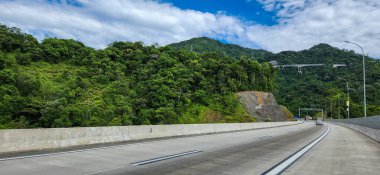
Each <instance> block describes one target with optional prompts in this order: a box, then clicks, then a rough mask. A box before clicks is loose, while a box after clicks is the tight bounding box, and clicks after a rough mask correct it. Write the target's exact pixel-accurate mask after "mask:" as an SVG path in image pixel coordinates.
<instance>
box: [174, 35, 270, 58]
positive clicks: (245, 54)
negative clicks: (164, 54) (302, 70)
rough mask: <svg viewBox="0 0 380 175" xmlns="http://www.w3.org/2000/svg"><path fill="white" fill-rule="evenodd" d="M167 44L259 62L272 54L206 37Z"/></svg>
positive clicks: (177, 47) (188, 49)
mask: <svg viewBox="0 0 380 175" xmlns="http://www.w3.org/2000/svg"><path fill="white" fill-rule="evenodd" d="M169 46H171V47H174V48H176V49H184V50H187V51H191V50H192V51H194V52H198V53H204V52H218V53H222V54H226V55H227V56H229V57H232V58H235V59H240V58H252V57H253V59H255V60H258V61H260V62H261V61H264V59H265V58H266V57H268V56H270V55H272V53H271V52H268V51H266V50H261V49H250V48H245V47H241V46H239V45H235V44H224V43H222V42H220V41H217V40H214V39H211V38H207V37H200V38H192V39H190V40H186V41H182V42H179V43H173V44H170V45H169Z"/></svg>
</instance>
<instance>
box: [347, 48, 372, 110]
mask: <svg viewBox="0 0 380 175" xmlns="http://www.w3.org/2000/svg"><path fill="white" fill-rule="evenodd" d="M344 42H346V43H349V44H354V45H356V46H358V47H359V48H360V49H361V50H362V54H363V103H364V104H363V105H364V117H367V98H366V87H365V58H364V50H363V48H362V47H361V46H360V45H359V44H356V43H353V42H350V41H344Z"/></svg>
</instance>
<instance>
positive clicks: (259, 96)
mask: <svg viewBox="0 0 380 175" xmlns="http://www.w3.org/2000/svg"><path fill="white" fill-rule="evenodd" d="M237 96H238V97H239V100H240V102H241V103H242V104H243V106H244V108H245V109H246V110H247V112H248V113H249V114H250V115H251V116H254V117H255V118H256V120H257V121H286V120H289V115H288V114H287V113H285V111H284V110H285V109H284V108H283V107H282V106H280V105H278V104H277V102H276V100H275V98H274V96H273V94H272V93H268V92H260V91H244V92H238V93H237Z"/></svg>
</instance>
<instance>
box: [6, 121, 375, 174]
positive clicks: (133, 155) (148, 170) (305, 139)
mask: <svg viewBox="0 0 380 175" xmlns="http://www.w3.org/2000/svg"><path fill="white" fill-rule="evenodd" d="M331 128H332V131H331V135H333V136H334V135H335V134H338V136H337V137H339V133H341V132H347V131H346V130H345V129H341V128H340V127H335V126H334V127H331ZM336 128H338V129H336ZM326 130H327V125H324V126H316V125H315V124H314V123H304V124H299V125H293V126H285V127H278V128H267V129H258V130H249V131H239V132H230V133H220V134H210V135H199V136H191V137H181V138H167V139H160V140H152V141H142V142H137V143H130V144H122V145H117V146H111V147H105V148H100V149H89V150H78V151H75V152H67V153H61V154H45V155H38V154H37V155H35V157H33V156H31V157H19V158H17V159H12V158H11V159H9V158H4V156H3V158H0V170H1V171H0V174H30V175H34V174H36V175H37V174H38V175H40V174H56V175H59V174H83V175H90V174H218V175H219V174H234V175H235V174H261V173H263V172H265V171H266V170H268V169H270V168H271V167H273V166H274V165H276V164H277V163H279V162H281V161H282V160H284V159H285V158H287V157H288V156H289V155H291V154H293V153H295V152H296V151H298V150H300V149H301V148H302V147H304V146H305V145H307V144H308V143H310V142H311V141H313V140H315V139H316V138H317V137H319V136H320V135H322V134H323V133H324V132H325V131H326ZM349 131H351V130H349ZM348 133H349V135H356V136H358V137H361V138H362V139H365V138H364V137H365V136H361V135H360V134H358V133H356V132H354V131H352V132H348ZM347 137H349V136H347ZM329 138H331V137H330V135H327V136H326V138H325V139H323V140H322V141H323V142H322V141H321V143H325V142H328V140H330V139H329ZM367 141H368V140H367ZM367 143H368V144H370V145H371V146H372V147H373V148H372V149H375V150H368V151H367V153H370V152H371V151H374V152H372V153H371V154H373V155H372V156H371V158H373V159H371V161H372V160H378V158H379V157H380V156H379V150H380V148H379V145H376V144H378V143H377V142H376V143H373V142H370V141H369V142H367ZM358 144H360V143H358ZM365 144H366V143H365ZM317 146H318V145H317ZM317 146H316V147H314V148H318V147H317ZM314 148H313V149H314ZM313 149H312V150H311V151H315V150H313ZM335 151H336V150H335ZM307 155H309V153H307V154H306V155H305V156H307ZM338 155H340V154H338ZM309 156H310V155H309ZM376 156H377V159H376ZM374 157H375V158H374ZM319 160H320V157H317V158H316V162H320V161H319ZM331 160H333V161H335V160H336V159H331ZM360 160H362V159H360ZM300 161H301V163H300V164H298V163H296V164H294V165H293V166H291V167H290V168H289V170H286V172H285V173H294V174H299V173H297V172H303V171H308V170H307V169H306V170H305V169H304V168H302V167H304V166H305V164H306V163H303V164H302V162H305V161H306V162H308V161H307V160H305V159H303V158H301V159H300ZM377 162H379V161H377ZM311 165H312V166H314V165H315V163H314V164H311ZM311 165H306V166H311ZM371 165H372V164H370V165H369V166H371ZM375 167H376V166H375ZM375 169H376V168H375ZM366 172H367V171H366ZM302 174H304V173H302Z"/></svg>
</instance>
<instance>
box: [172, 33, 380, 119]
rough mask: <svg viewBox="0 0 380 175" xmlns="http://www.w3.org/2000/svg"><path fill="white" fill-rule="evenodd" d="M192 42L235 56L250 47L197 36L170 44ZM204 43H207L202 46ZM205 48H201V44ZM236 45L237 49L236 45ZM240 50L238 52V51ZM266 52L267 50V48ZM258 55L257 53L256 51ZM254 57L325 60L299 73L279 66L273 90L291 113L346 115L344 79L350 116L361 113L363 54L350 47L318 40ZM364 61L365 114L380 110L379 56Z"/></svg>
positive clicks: (290, 61)
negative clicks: (297, 48)
mask: <svg viewBox="0 0 380 175" xmlns="http://www.w3.org/2000/svg"><path fill="white" fill-rule="evenodd" d="M189 45H192V47H193V48H200V49H193V51H195V52H203V51H217V52H224V53H234V54H227V55H231V56H232V57H233V58H235V59H239V58H240V57H245V55H247V53H249V50H250V49H247V48H242V47H240V46H236V45H227V44H223V43H220V42H217V41H214V40H212V39H209V38H196V39H192V40H189V41H184V42H180V43H178V44H171V46H173V47H175V48H179V49H188V48H189ZM205 46H207V47H205ZM203 47H205V48H207V49H201V48H203ZM237 48H239V49H237ZM239 50H240V52H239ZM268 53H269V52H268ZM257 55H260V54H257ZM262 56H263V57H254V58H253V59H254V60H258V61H259V62H265V61H272V60H276V61H278V63H279V64H304V63H306V64H325V67H310V68H303V69H302V74H300V73H298V70H297V68H285V69H278V70H277V73H278V74H277V76H276V88H275V90H274V94H275V97H276V99H277V100H278V102H279V103H280V104H281V105H284V106H287V107H288V108H289V109H290V110H291V111H292V112H293V113H294V114H298V108H299V107H301V108H308V107H313V108H324V109H325V110H327V112H328V115H329V117H330V114H331V108H332V112H333V117H335V118H337V117H339V116H338V114H340V117H346V116H347V113H346V109H345V107H344V106H345V101H346V99H347V96H346V83H345V81H344V80H341V79H339V77H341V78H344V79H346V80H347V81H348V82H349V83H350V88H351V89H350V93H351V95H350V101H352V102H351V117H361V116H363V106H362V101H363V97H362V89H363V88H362V57H361V55H359V54H356V53H354V52H353V51H349V50H340V49H338V48H334V47H331V46H329V45H327V44H319V45H316V46H314V47H312V48H310V49H308V50H303V51H299V52H295V51H284V52H280V53H278V54H263V55H262ZM337 63H341V64H346V65H348V67H339V68H333V67H332V65H333V64H337ZM366 65H367V68H366V70H367V86H366V87H367V94H368V95H367V104H368V111H367V112H368V115H378V114H380V60H376V59H373V58H368V57H366Z"/></svg>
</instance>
